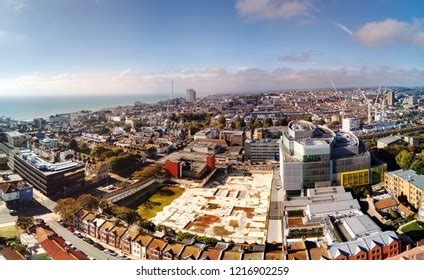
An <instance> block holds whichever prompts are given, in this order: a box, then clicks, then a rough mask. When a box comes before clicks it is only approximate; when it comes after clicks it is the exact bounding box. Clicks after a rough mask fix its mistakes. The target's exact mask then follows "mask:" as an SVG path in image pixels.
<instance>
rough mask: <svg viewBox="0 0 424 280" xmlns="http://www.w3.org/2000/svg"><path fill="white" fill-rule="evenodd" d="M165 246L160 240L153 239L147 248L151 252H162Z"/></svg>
mask: <svg viewBox="0 0 424 280" xmlns="http://www.w3.org/2000/svg"><path fill="white" fill-rule="evenodd" d="M166 245H167V244H166V242H165V241H163V240H162V239H158V238H154V239H153V240H152V242H150V244H149V246H148V248H149V249H151V250H153V249H154V250H156V249H158V250H159V251H162V250H163V249H164V248H165V246H166Z"/></svg>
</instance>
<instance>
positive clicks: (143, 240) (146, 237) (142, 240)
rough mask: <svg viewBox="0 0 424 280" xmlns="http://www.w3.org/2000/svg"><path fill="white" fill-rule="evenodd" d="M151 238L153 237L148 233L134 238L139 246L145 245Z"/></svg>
mask: <svg viewBox="0 0 424 280" xmlns="http://www.w3.org/2000/svg"><path fill="white" fill-rule="evenodd" d="M152 240H153V237H152V236H150V235H139V236H137V238H136V239H135V242H137V243H138V244H140V245H141V246H144V247H146V246H147V245H149V243H150V242H151V241H152Z"/></svg>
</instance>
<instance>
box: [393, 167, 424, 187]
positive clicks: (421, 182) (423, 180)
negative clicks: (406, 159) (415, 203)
mask: <svg viewBox="0 0 424 280" xmlns="http://www.w3.org/2000/svg"><path fill="white" fill-rule="evenodd" d="M387 175H389V176H393V175H396V176H399V177H400V178H402V179H403V180H405V181H408V182H409V183H411V184H412V185H414V186H416V187H417V188H419V189H421V190H424V175H418V174H417V173H416V172H415V171H414V170H412V169H408V170H402V169H399V170H396V171H391V172H387Z"/></svg>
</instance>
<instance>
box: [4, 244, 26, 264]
mask: <svg viewBox="0 0 424 280" xmlns="http://www.w3.org/2000/svg"><path fill="white" fill-rule="evenodd" d="M0 253H1V255H3V257H4V258H5V259H6V260H15V261H21V260H25V258H24V256H22V255H21V253H19V252H18V251H16V250H15V249H12V248H9V247H5V248H3V250H1V251H0Z"/></svg>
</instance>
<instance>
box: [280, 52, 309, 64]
mask: <svg viewBox="0 0 424 280" xmlns="http://www.w3.org/2000/svg"><path fill="white" fill-rule="evenodd" d="M278 59H279V60H280V61H281V62H300V63H304V62H309V61H311V53H310V52H301V53H298V54H289V55H283V56H280V57H279V58H278Z"/></svg>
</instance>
